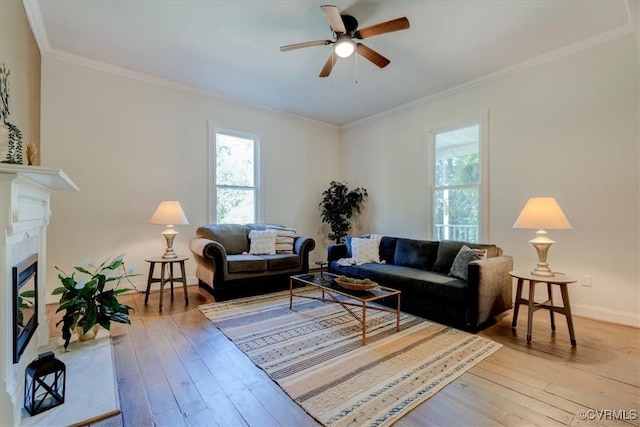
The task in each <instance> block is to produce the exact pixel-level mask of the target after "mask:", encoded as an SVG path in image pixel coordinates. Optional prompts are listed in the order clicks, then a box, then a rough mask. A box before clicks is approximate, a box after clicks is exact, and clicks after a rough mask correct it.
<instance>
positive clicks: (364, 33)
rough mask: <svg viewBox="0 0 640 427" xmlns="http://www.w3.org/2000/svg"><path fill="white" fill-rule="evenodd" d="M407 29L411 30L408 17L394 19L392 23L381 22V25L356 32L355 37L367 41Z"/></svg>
mask: <svg viewBox="0 0 640 427" xmlns="http://www.w3.org/2000/svg"><path fill="white" fill-rule="evenodd" d="M407 28H409V20H408V19H407V18H406V17H402V18H398V19H392V20H391V21H386V22H381V23H379V24H376V25H372V26H370V27H366V28H363V29H361V30H358V31H356V32H355V34H354V35H353V37H355V38H356V39H360V40H362V39H366V38H367V37H373V36H378V35H380V34H385V33H392V32H394V31H400V30H406V29H407Z"/></svg>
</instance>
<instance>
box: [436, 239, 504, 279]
mask: <svg viewBox="0 0 640 427" xmlns="http://www.w3.org/2000/svg"><path fill="white" fill-rule="evenodd" d="M463 245H467V246H469V247H470V248H471V249H486V250H487V258H493V257H495V256H499V255H500V250H499V248H498V247H497V246H496V245H484V244H480V243H468V242H459V241H455V240H443V241H441V242H440V244H439V245H438V256H437V258H436V262H435V263H434V264H433V271H435V272H438V273H442V274H449V271H451V265H453V260H454V259H456V255H458V252H460V248H461V247H462V246H463Z"/></svg>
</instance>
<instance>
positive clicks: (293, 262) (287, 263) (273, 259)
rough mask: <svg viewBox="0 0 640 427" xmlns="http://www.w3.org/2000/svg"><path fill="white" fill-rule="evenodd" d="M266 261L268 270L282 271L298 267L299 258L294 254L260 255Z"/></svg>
mask: <svg viewBox="0 0 640 427" xmlns="http://www.w3.org/2000/svg"><path fill="white" fill-rule="evenodd" d="M262 258H264V259H265V260H267V269H268V270H282V269H285V268H295V267H299V266H300V257H299V256H298V255H296V254H276V255H262Z"/></svg>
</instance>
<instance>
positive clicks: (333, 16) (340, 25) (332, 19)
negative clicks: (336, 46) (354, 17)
mask: <svg viewBox="0 0 640 427" xmlns="http://www.w3.org/2000/svg"><path fill="white" fill-rule="evenodd" d="M320 9H322V13H324V16H325V17H326V18H327V21H329V25H331V29H332V30H333V31H335V32H336V33H346V32H347V29H346V28H345V26H344V22H342V17H341V16H340V11H339V10H338V8H337V7H335V6H329V5H325V6H320Z"/></svg>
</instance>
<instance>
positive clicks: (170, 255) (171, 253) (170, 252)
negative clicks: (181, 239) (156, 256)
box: [162, 248, 178, 259]
mask: <svg viewBox="0 0 640 427" xmlns="http://www.w3.org/2000/svg"><path fill="white" fill-rule="evenodd" d="M174 258H178V254H177V253H176V252H175V251H174V250H173V248H167V249H166V250H165V251H164V254H162V259H174Z"/></svg>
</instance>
